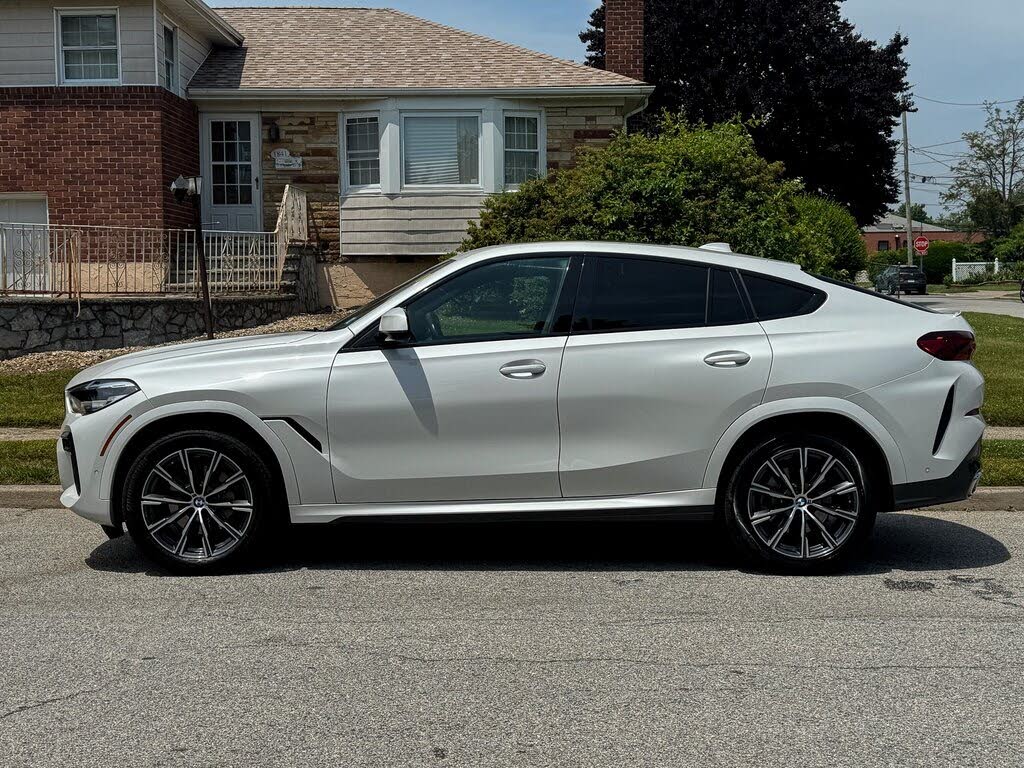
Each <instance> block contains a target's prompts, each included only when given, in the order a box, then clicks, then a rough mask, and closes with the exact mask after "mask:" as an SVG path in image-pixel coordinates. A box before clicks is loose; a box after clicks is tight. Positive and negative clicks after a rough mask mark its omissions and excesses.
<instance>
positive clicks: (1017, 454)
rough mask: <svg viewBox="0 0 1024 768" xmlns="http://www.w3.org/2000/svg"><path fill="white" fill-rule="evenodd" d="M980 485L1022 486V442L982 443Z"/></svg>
mask: <svg viewBox="0 0 1024 768" xmlns="http://www.w3.org/2000/svg"><path fill="white" fill-rule="evenodd" d="M981 484H982V485H990V486H991V485H1024V440H985V441H984V442H982V444H981Z"/></svg>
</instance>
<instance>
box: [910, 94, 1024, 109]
mask: <svg viewBox="0 0 1024 768" xmlns="http://www.w3.org/2000/svg"><path fill="white" fill-rule="evenodd" d="M914 98H915V99H921V101H930V102H932V103H933V104H945V105H946V106H949V107H987V106H988V105H990V104H1016V103H1017V102H1019V101H1024V98H1020V99H1003V100H1002V101H979V102H972V101H943V100H942V99H929V98H928V97H927V96H920V95H918V94H916V93H915V94H914Z"/></svg>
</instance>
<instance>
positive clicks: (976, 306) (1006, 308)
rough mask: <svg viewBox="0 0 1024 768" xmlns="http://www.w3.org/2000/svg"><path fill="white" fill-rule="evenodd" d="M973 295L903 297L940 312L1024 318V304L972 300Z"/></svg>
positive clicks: (1002, 300)
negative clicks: (985, 313) (976, 313)
mask: <svg viewBox="0 0 1024 768" xmlns="http://www.w3.org/2000/svg"><path fill="white" fill-rule="evenodd" d="M970 296H971V294H969V293H963V294H955V293H954V294H950V295H949V296H938V295H935V294H929V295H926V296H901V297H900V298H901V299H903V300H904V301H909V302H911V303H913V304H920V305H922V306H925V307H928V308H929V309H934V310H936V311H938V312H988V313H990V314H993V315H1010V316H1011V317H1024V303H1021V302H1019V301H1011V300H1008V299H979V298H970Z"/></svg>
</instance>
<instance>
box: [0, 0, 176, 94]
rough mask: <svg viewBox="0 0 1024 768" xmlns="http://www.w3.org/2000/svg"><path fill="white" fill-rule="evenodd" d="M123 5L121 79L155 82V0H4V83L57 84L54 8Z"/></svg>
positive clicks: (0, 60)
mask: <svg viewBox="0 0 1024 768" xmlns="http://www.w3.org/2000/svg"><path fill="white" fill-rule="evenodd" d="M55 7H59V8H76V7H97V8H117V9H118V15H119V21H120V25H119V29H118V42H119V43H120V46H121V82H122V83H124V84H125V85H153V84H154V83H155V82H156V79H155V78H156V72H155V69H154V59H153V3H152V1H151V0H119V2H116V3H111V4H109V5H105V4H104V3H103V2H102V0H60V2H39V0H4V2H0V86H4V85H54V84H55V83H56V76H57V48H56V42H57V41H56V35H55V34H54V19H55V14H54V8H55Z"/></svg>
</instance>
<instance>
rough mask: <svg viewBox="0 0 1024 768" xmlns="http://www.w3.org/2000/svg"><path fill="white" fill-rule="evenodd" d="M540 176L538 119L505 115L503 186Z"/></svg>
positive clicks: (527, 116)
mask: <svg viewBox="0 0 1024 768" xmlns="http://www.w3.org/2000/svg"><path fill="white" fill-rule="evenodd" d="M538 176H540V119H539V118H538V117H537V116H536V115H516V114H506V115H505V185H506V186H513V185H516V184H522V183H523V182H524V181H527V180H528V179H534V178H537V177H538Z"/></svg>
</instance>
